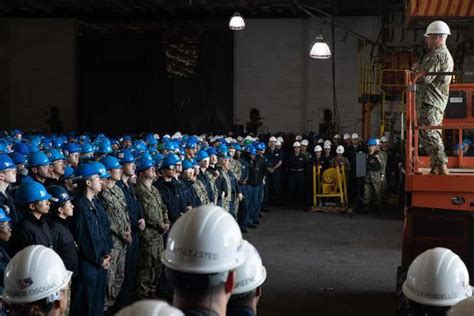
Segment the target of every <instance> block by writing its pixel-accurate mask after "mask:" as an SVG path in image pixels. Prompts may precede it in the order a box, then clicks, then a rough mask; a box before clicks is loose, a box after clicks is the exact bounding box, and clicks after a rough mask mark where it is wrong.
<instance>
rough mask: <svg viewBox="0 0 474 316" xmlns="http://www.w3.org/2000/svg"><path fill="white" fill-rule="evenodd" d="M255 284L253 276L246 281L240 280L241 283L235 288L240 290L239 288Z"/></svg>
mask: <svg viewBox="0 0 474 316" xmlns="http://www.w3.org/2000/svg"><path fill="white" fill-rule="evenodd" d="M253 283H255V276H252V277H250V278H247V279H244V280H240V281H239V282H237V283H236V284H235V288H239V287H242V286H246V285H249V284H253Z"/></svg>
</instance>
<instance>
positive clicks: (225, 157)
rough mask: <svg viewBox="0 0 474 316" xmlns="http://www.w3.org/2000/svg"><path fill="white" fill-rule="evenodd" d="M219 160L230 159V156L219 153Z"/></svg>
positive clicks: (225, 153)
mask: <svg viewBox="0 0 474 316" xmlns="http://www.w3.org/2000/svg"><path fill="white" fill-rule="evenodd" d="M219 158H224V159H230V156H229V155H228V154H227V152H220V153H219Z"/></svg>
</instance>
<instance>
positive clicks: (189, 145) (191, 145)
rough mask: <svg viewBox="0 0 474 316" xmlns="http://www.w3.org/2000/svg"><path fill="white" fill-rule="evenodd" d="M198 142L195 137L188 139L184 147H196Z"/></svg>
mask: <svg viewBox="0 0 474 316" xmlns="http://www.w3.org/2000/svg"><path fill="white" fill-rule="evenodd" d="M196 146H197V142H196V141H195V140H193V139H188V141H187V142H186V144H185V145H184V148H190V149H196Z"/></svg>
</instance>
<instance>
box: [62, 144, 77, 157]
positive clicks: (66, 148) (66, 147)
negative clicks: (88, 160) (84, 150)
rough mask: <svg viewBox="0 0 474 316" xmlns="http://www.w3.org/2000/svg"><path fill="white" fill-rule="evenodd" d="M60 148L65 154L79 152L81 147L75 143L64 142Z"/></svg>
mask: <svg viewBox="0 0 474 316" xmlns="http://www.w3.org/2000/svg"><path fill="white" fill-rule="evenodd" d="M62 149H63V152H64V154H65V155H66V156H69V155H70V154H74V153H79V152H81V147H80V146H79V145H78V144H76V143H65V144H63V146H62Z"/></svg>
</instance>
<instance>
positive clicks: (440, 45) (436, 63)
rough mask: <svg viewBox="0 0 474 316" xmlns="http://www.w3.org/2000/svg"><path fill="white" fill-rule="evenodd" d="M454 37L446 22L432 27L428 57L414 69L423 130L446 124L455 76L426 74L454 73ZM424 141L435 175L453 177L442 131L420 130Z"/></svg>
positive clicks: (426, 36) (435, 23)
mask: <svg viewBox="0 0 474 316" xmlns="http://www.w3.org/2000/svg"><path fill="white" fill-rule="evenodd" d="M450 34H451V32H450V30H449V26H448V25H447V24H446V23H444V22H443V21H434V22H432V23H430V25H428V28H427V29H426V33H425V41H426V46H427V48H428V53H427V54H426V55H424V56H423V57H422V58H421V60H420V63H417V64H415V65H413V67H412V70H414V71H415V72H416V73H415V75H414V78H413V80H414V82H415V83H416V82H417V81H418V91H417V93H416V106H417V112H418V122H419V125H420V126H440V125H441V124H442V123H443V116H444V110H445V108H446V104H447V103H448V97H449V84H450V83H451V75H436V76H432V75H426V73H427V72H452V71H453V67H454V63H453V58H452V57H451V54H450V53H449V51H448V49H447V47H446V38H447V37H448V35H450ZM420 139H421V143H422V144H423V149H424V150H425V152H426V153H427V154H428V155H429V156H430V157H431V174H440V175H446V174H449V171H448V167H447V165H446V164H447V162H448V157H447V156H446V154H445V152H444V145H443V138H442V134H441V130H439V129H431V130H430V129H426V130H423V129H420Z"/></svg>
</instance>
